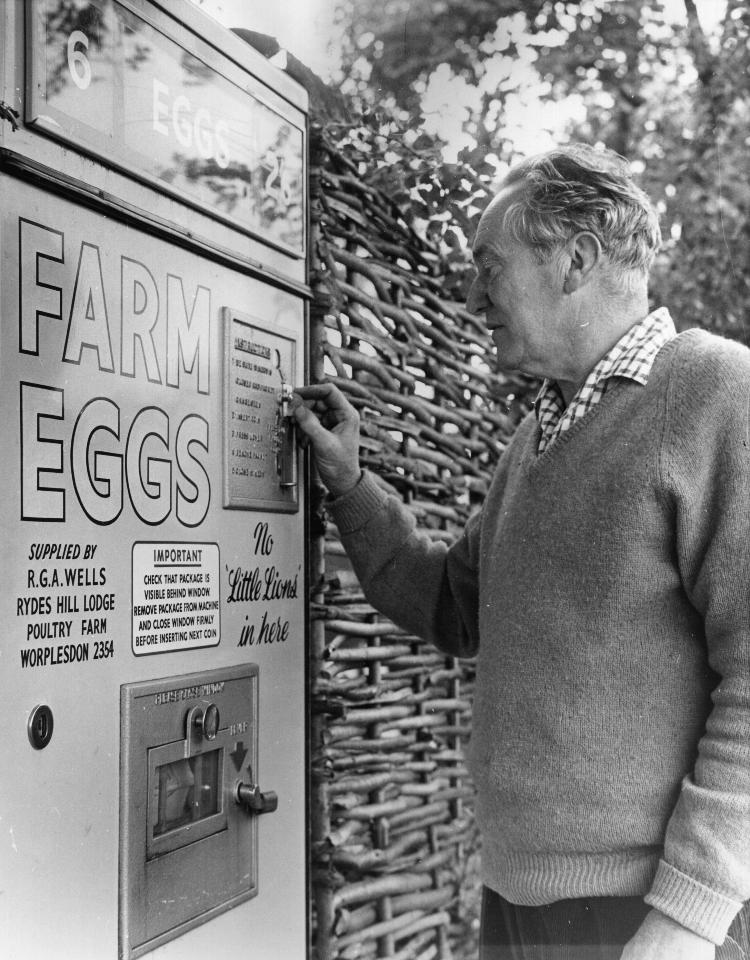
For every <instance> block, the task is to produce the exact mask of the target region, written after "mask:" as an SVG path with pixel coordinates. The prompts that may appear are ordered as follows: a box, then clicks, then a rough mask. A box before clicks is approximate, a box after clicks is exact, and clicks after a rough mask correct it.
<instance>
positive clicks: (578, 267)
mask: <svg viewBox="0 0 750 960" xmlns="http://www.w3.org/2000/svg"><path fill="white" fill-rule="evenodd" d="M568 251H569V255H570V265H569V266H568V270H567V272H566V274H565V281H564V283H563V291H564V292H565V293H574V292H575V291H576V290H579V289H580V288H581V287H583V286H584V285H585V284H587V283H588V282H589V280H590V279H591V277H592V275H593V270H594V268H595V267H596V266H597V264H598V263H599V261H600V260H601V257H602V245H601V243H600V242H599V238H598V237H597V236H596V235H595V234H593V233H589V232H588V231H581V233H577V234H576V235H575V236H574V237H573V238H572V239H571V240H570V245H569V247H568Z"/></svg>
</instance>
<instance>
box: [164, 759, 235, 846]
mask: <svg viewBox="0 0 750 960" xmlns="http://www.w3.org/2000/svg"><path fill="white" fill-rule="evenodd" d="M220 757H221V750H211V752H210V753H205V754H203V755H202V756H198V757H189V758H188V759H182V760H173V761H172V762H171V763H163V764H162V765H161V766H160V767H157V768H156V784H155V787H156V823H154V825H153V836H155V837H160V836H161V835H162V834H163V833H169V831H170V830H177V829H179V828H180V827H187V826H189V825H192V824H194V823H197V822H198V821H200V820H205V819H206V817H210V816H213V814H216V813H218V812H219V809H220V798H219V760H220Z"/></svg>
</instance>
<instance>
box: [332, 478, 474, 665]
mask: <svg viewBox="0 0 750 960" xmlns="http://www.w3.org/2000/svg"><path fill="white" fill-rule="evenodd" d="M330 508H331V514H332V516H333V519H334V521H335V522H336V525H337V527H338V530H339V533H340V535H341V540H342V543H343V545H344V547H345V549H346V552H347V554H348V556H349V559H350V560H351V562H352V565H353V567H354V570H355V572H356V574H357V576H358V578H359V580H360V583H361V584H362V588H363V590H364V592H365V595H366V597H367V599H368V600H369V602H370V603H371V604H372V605H373V606H374V607H375V608H376V609H377V610H379V611H380V612H381V613H383V614H384V615H385V616H387V617H390V619H391V620H393V621H394V623H397V624H398V625H399V626H401V627H403V628H404V629H406V630H409V631H410V632H412V633H415V634H417V635H418V636H421V637H424V638H425V639H426V640H430V641H431V642H432V643H434V644H435V645H436V646H438V647H439V648H440V649H441V650H444V651H445V652H446V653H448V654H451V655H453V656H460V657H471V656H474V654H475V653H476V651H477V647H478V643H479V631H478V613H477V610H478V607H477V593H478V587H477V567H478V549H479V547H478V542H479V528H480V516H479V515H476V516H474V517H473V518H472V519H471V520H470V521H469V522H468V524H467V526H466V529H465V530H464V532H463V534H462V536H461V537H460V538H459V540H458V541H457V542H456V543H455V544H454V545H452V546H451V547H448V546H447V545H446V544H445V543H442V542H433V541H431V540H430V538H429V537H427V536H426V535H424V534H422V533H420V532H419V531H418V530H417V526H416V522H415V520H414V517H413V515H412V513H411V512H410V511H409V510H408V509H407V508H406V507H405V506H404V505H403V504H402V503H401V502H400V501H399V500H398V499H397V498H396V497H394V496H389V495H388V494H387V493H385V492H384V491H383V490H382V489H381V488H380V487H379V486H378V485H377V483H376V481H375V478H374V477H373V476H372V475H371V474H370V473H368V472H366V471H365V472H364V473H363V474H362V477H361V479H360V482H359V484H358V485H357V486H356V487H355V488H354V490H352V491H350V492H349V493H347V494H345V495H344V496H343V497H339V498H338V499H336V500H333V501H331V503H330Z"/></svg>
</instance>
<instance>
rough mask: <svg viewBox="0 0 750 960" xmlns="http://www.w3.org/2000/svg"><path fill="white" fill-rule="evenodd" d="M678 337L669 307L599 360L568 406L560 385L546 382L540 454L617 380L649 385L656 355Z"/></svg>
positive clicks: (539, 407)
mask: <svg viewBox="0 0 750 960" xmlns="http://www.w3.org/2000/svg"><path fill="white" fill-rule="evenodd" d="M675 334H676V331H675V327H674V323H673V322H672V318H671V317H670V315H669V311H668V310H667V309H666V308H665V307H660V308H659V309H658V310H654V312H653V313H650V314H649V315H648V316H647V317H646V318H645V319H644V320H641V321H640V322H639V323H636V324H635V326H633V327H631V328H630V330H628V331H627V332H626V333H625V334H624V336H622V337H621V338H620V340H618V341H617V343H616V344H615V345H614V347H612V349H611V350H610V351H609V353H606V354H605V355H604V356H603V357H602V358H601V360H599V362H598V363H597V364H596V366H595V367H594V368H593V369H592V370H591V373H589V375H588V376H587V377H586V379H585V380H584V382H583V384H582V386H581V387H580V389H579V390H578V392H577V393H576V395H575V396H574V397H573V399H572V400H571V401H570V404H569V405H568V406H567V407H566V406H565V401H564V400H563V398H562V394H561V393H560V388H559V387H558V386H557V384H556V383H555V382H554V381H552V380H545V381H544V383H543V384H542V389H541V390H540V391H539V395H538V396H537V398H536V400H535V401H534V409H535V411H536V418H537V421H538V423H539V427H540V429H541V437H540V439H539V448H538V453H542V452H543V451H544V450H546V448H547V447H548V446H549V445H550V444H551V443H552V442H553V440H556V439H557V437H559V436H560V434H561V433H564V432H565V431H566V430H569V429H570V427H571V426H572V425H573V424H574V423H575V422H576V421H577V420H580V418H581V417H583V416H584V414H586V413H587V412H588V411H589V410H590V409H591V408H592V407H593V406H595V405H596V404H597V403H598V402H599V401H600V400H601V398H602V397H603V396H604V394H605V392H606V390H607V388H608V386H609V384H610V383H611V382H612V380H613V379H614V378H615V377H624V378H626V379H628V380H635V381H636V382H637V383H640V384H645V383H646V382H647V381H648V377H649V374H650V373H651V367H652V366H653V363H654V360H655V359H656V354H657V353H658V352H659V350H661V348H662V347H663V346H664V344H665V343H666V342H667V341H668V340H671V339H672V337H674V336H675Z"/></svg>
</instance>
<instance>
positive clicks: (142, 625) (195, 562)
mask: <svg viewBox="0 0 750 960" xmlns="http://www.w3.org/2000/svg"><path fill="white" fill-rule="evenodd" d="M132 582H133V611H132V612H133V633H132V637H133V653H134V654H135V655H136V656H143V655H144V654H149V653H166V652H169V651H172V650H188V649H190V648H193V647H214V646H216V645H217V644H218V643H219V640H220V637H221V624H220V612H219V547H218V544H215V543H184V542H180V541H177V542H172V543H168V542H153V541H149V542H147V543H134V544H133V581H132Z"/></svg>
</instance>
